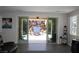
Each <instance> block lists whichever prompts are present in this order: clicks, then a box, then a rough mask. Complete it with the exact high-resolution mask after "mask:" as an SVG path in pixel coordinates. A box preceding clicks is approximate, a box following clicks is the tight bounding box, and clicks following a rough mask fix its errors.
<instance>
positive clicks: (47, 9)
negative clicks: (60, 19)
mask: <svg viewBox="0 0 79 59" xmlns="http://www.w3.org/2000/svg"><path fill="white" fill-rule="evenodd" d="M76 9H79V6H0V12H7V11H24V12H54V13H69V12H72V11H74V10H76Z"/></svg>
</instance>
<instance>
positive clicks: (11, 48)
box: [0, 35, 17, 53]
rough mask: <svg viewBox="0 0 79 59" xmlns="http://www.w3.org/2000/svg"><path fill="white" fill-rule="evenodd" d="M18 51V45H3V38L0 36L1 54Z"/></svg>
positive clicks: (12, 43) (6, 43)
mask: <svg viewBox="0 0 79 59" xmlns="http://www.w3.org/2000/svg"><path fill="white" fill-rule="evenodd" d="M16 50H17V45H16V44H15V43H14V42H5V43H3V40H2V36H1V35H0V53H13V52H16Z"/></svg>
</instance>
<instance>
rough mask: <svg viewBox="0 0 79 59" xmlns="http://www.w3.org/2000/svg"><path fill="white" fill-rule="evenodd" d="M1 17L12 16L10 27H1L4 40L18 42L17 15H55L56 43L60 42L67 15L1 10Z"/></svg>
mask: <svg viewBox="0 0 79 59" xmlns="http://www.w3.org/2000/svg"><path fill="white" fill-rule="evenodd" d="M1 16H2V17H10V18H11V17H12V19H13V25H12V27H13V28H12V29H8V30H7V29H3V30H2V35H3V39H4V41H5V42H6V41H15V42H16V43H17V42H18V20H19V16H39V17H56V18H57V19H58V21H57V43H58V44H60V40H59V37H60V36H61V35H62V33H63V26H64V25H67V15H66V14H58V13H43V12H19V11H18V12H3V13H2V14H1Z"/></svg>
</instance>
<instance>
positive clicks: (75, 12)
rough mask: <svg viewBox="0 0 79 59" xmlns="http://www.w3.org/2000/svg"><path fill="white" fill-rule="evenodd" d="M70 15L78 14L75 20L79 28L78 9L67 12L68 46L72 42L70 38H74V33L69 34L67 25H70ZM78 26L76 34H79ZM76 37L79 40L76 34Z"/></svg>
mask: <svg viewBox="0 0 79 59" xmlns="http://www.w3.org/2000/svg"><path fill="white" fill-rule="evenodd" d="M72 16H78V19H77V20H78V21H77V22H78V24H77V25H78V28H79V10H75V11H73V12H71V13H69V14H68V28H69V30H68V33H69V34H68V44H69V45H70V46H71V43H72V39H74V38H75V36H74V35H71V34H70V27H69V26H70V17H72ZM78 28H77V32H78V33H77V34H79V29H78ZM76 39H77V40H79V36H76Z"/></svg>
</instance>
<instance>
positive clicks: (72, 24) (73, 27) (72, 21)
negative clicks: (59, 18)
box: [70, 16, 77, 35]
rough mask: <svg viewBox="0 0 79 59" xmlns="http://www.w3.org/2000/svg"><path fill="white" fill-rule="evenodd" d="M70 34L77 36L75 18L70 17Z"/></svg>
mask: <svg viewBox="0 0 79 59" xmlns="http://www.w3.org/2000/svg"><path fill="white" fill-rule="evenodd" d="M70 34H71V35H77V16H73V17H70Z"/></svg>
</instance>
